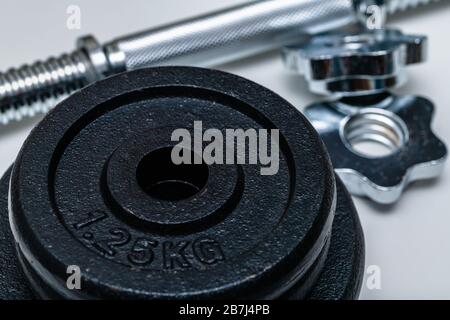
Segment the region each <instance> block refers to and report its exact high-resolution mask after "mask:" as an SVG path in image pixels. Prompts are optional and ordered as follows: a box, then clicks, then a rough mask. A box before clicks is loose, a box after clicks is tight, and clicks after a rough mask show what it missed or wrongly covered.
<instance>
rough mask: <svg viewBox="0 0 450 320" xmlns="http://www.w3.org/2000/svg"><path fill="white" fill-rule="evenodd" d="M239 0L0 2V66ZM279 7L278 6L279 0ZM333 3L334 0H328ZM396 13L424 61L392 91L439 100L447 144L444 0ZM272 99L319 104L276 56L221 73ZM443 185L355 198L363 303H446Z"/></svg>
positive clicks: (9, 143) (448, 15)
mask: <svg viewBox="0 0 450 320" xmlns="http://www.w3.org/2000/svg"><path fill="white" fill-rule="evenodd" d="M242 1H243V0H189V1H185V0H161V1H159V0H154V1H149V0H128V1H122V0H95V1H92V0H90V1H88V0H82V1H81V0H69V1H67V0H58V1H51V0H40V1H31V0H0V70H5V69H7V68H9V67H12V66H18V65H20V64H22V63H27V62H32V61H34V60H35V59H37V58H46V57H47V56H48V55H49V54H59V53H61V52H63V51H66V50H71V49H73V48H74V42H75V39H76V38H77V37H78V36H80V35H84V34H88V33H92V34H95V35H96V36H97V37H98V39H100V40H101V41H106V40H110V39H112V38H113V37H116V36H118V35H122V34H125V33H129V32H131V31H136V30H141V29H146V28H149V27H152V26H157V25H160V24H162V23H167V22H171V21H175V20H178V19H180V18H185V17H189V16H192V15H197V14H200V13H205V12H208V11H210V10H211V9H217V8H223V7H227V6H229V5H232V4H236V3H241V2H242ZM280 1H282V0H280ZM330 1H333V0H330ZM442 2H443V3H441V4H435V5H431V6H430V7H427V8H422V9H419V10H416V11H415V12H414V13H408V14H402V15H400V16H399V17H396V18H395V19H393V20H392V21H391V23H390V24H391V25H393V26H396V27H399V28H402V29H403V30H404V31H405V32H410V33H422V34H426V35H428V36H429V38H430V54H429V61H428V62H427V63H425V64H423V65H420V66H417V67H413V68H411V69H410V81H409V83H408V85H406V86H405V87H403V88H401V89H400V90H397V92H403V93H408V94H418V95H423V96H427V97H430V98H432V99H433V100H434V102H435V103H436V117H435V120H434V123H433V128H434V130H435V132H436V133H437V134H438V135H439V136H440V137H441V138H442V139H443V140H444V141H447V142H449V143H450V126H449V121H450V86H449V74H447V72H450V53H449V51H450V44H449V42H448V41H450V40H449V39H450V37H449V34H450V1H449V0H442ZM72 4H75V5H79V6H80V8H81V11H82V29H81V30H68V29H67V28H66V19H67V14H66V10H67V7H68V6H69V5H72ZM221 68H222V69H224V70H227V71H230V72H233V73H236V74H239V75H241V76H244V77H247V78H249V79H252V80H254V81H256V82H258V83H260V84H262V85H264V86H266V87H268V88H270V89H272V90H274V91H275V92H277V93H279V94H280V95H281V96H283V97H284V98H286V99H287V100H288V101H290V102H291V103H292V104H294V105H295V106H297V107H298V109H300V110H302V109H303V108H304V107H305V106H307V105H308V104H309V103H311V102H313V101H315V100H317V99H318V97H316V96H313V95H312V94H310V93H308V91H307V90H306V87H305V84H304V83H303V81H302V80H301V79H300V78H297V77H294V76H291V75H288V74H286V72H285V71H284V70H283V67H282V64H281V61H280V58H279V55H278V53H277V52H273V53H269V54H264V55H261V56H258V57H254V58H250V59H246V60H244V61H240V62H238V63H233V64H229V65H226V66H223V67H221ZM36 121H37V120H36V119H34V120H28V121H25V122H21V123H19V124H14V125H9V126H6V127H1V128H0V171H1V172H4V171H5V170H6V169H7V168H8V167H9V166H10V164H11V163H12V162H13V161H14V158H15V157H16V154H17V152H18V151H19V149H20V146H21V144H22V142H23V141H24V139H25V138H26V136H27V134H28V133H29V131H30V130H31V128H32V127H33V125H34V124H35V123H36ZM448 167H449V165H447V170H446V172H445V173H444V175H443V176H442V178H441V179H439V180H437V181H434V182H425V183H416V184H415V185H414V186H412V187H411V188H409V190H408V191H407V192H406V194H405V195H404V196H403V198H402V199H401V201H400V202H399V203H397V204H396V205H393V206H387V207H386V206H378V205H374V204H373V203H370V202H369V201H366V200H361V199H356V200H355V202H356V205H357V208H358V210H359V213H360V216H361V219H362V223H363V227H364V231H365V237H366V251H367V256H366V265H367V266H369V265H377V266H379V267H380V268H381V272H382V273H381V276H382V278H381V284H382V288H381V290H369V289H368V288H367V287H366V286H365V285H364V287H363V291H362V294H361V298H363V299H450V208H449V207H450V192H449V191H450V170H448V169H450V168H448Z"/></svg>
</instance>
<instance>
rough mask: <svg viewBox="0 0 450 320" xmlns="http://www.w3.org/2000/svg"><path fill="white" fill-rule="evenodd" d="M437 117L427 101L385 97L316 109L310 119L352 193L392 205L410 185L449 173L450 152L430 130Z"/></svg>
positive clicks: (354, 99) (309, 112)
mask: <svg viewBox="0 0 450 320" xmlns="http://www.w3.org/2000/svg"><path fill="white" fill-rule="evenodd" d="M362 106H363V108H361V107H362ZM433 111H434V106H433V104H432V103H431V102H430V101H428V100H427V99H424V98H421V97H416V96H394V95H392V94H389V93H383V94H378V95H373V96H366V97H351V98H344V99H341V100H339V101H334V102H322V103H316V104H314V105H311V106H310V107H308V108H307V109H306V110H305V114H306V115H307V116H308V118H309V119H310V120H311V122H312V123H313V125H314V126H315V128H316V129H317V130H318V131H319V133H320V135H321V136H322V139H323V140H324V142H325V144H326V145H327V147H328V151H329V153H330V155H331V159H332V162H333V164H334V167H335V169H336V172H337V173H338V174H339V176H340V177H341V178H342V180H343V181H344V183H345V184H346V186H347V188H348V189H349V191H350V192H351V193H353V194H354V195H357V196H366V197H368V198H370V199H372V200H374V201H375V202H378V203H382V204H389V203H393V202H396V201H397V200H398V199H399V198H400V196H401V194H402V192H403V190H404V189H405V187H406V186H407V185H408V184H409V183H411V182H413V181H415V180H422V179H429V178H435V177H437V176H439V175H440V174H441V172H442V170H443V168H444V163H445V161H446V158H447V149H446V146H445V144H444V143H443V142H442V141H441V140H439V139H438V138H437V137H436V136H435V135H434V133H433V132H432V130H431V128H430V126H431V121H432V115H433ZM377 146H378V147H383V149H378V150H376V148H375V147H377Z"/></svg>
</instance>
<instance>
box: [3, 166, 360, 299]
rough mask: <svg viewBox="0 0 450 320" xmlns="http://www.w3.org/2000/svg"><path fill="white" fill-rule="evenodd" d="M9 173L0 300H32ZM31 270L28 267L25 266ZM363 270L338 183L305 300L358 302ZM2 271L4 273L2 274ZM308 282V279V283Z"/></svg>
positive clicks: (355, 225) (347, 202)
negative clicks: (322, 255)
mask: <svg viewBox="0 0 450 320" xmlns="http://www.w3.org/2000/svg"><path fill="white" fill-rule="evenodd" d="M10 173H11V171H10V170H8V172H7V173H5V175H4V176H3V178H2V180H1V182H0V191H1V194H0V204H1V207H0V220H1V225H0V229H1V230H2V242H1V248H0V251H1V252H2V256H4V257H8V259H5V260H1V262H2V264H1V266H0V267H1V271H2V272H1V274H2V275H3V277H2V278H1V286H2V287H1V289H2V290H0V298H1V299H9V300H22V299H32V298H33V295H32V294H31V291H30V289H29V287H28V281H27V280H25V278H24V276H23V273H22V271H21V270H20V269H21V266H20V264H19V262H18V260H17V257H16V254H15V250H14V247H13V245H12V243H13V241H14V240H13V237H12V234H11V232H10V231H9V223H8V219H7V218H8V210H7V209H8V208H7V189H8V184H9V176H10ZM25 267H26V268H27V269H28V270H31V269H30V268H29V267H28V266H25ZM363 269H364V236H363V232H362V229H361V225H360V222H359V218H358V214H357V212H356V210H355V208H354V206H353V203H352V200H351V198H350V196H349V194H348V192H347V191H346V190H345V188H344V187H343V185H342V183H341V182H340V181H339V180H338V203H337V208H336V217H335V221H334V223H333V231H332V238H331V245H330V248H329V251H328V254H327V255H326V262H325V266H324V268H323V271H322V272H321V273H320V275H319V277H318V279H317V282H315V283H314V284H313V285H312V287H313V289H312V292H311V293H310V294H309V295H308V297H307V299H311V300H351V299H357V298H358V296H359V291H360V288H361V281H362V276H363ZM3 270H5V271H3ZM29 278H30V279H31V281H33V282H35V284H34V286H35V287H37V288H39V289H40V293H39V295H40V296H41V297H43V298H47V299H50V298H56V297H58V294H57V293H55V292H52V290H51V289H50V288H48V287H47V286H46V285H45V283H43V282H42V281H41V280H40V279H38V277H37V276H36V275H33V274H29ZM307 281H310V280H307ZM282 298H283V299H291V300H292V299H298V297H297V292H296V288H293V289H292V290H290V291H289V292H288V293H287V294H285V295H284V296H283V297H282Z"/></svg>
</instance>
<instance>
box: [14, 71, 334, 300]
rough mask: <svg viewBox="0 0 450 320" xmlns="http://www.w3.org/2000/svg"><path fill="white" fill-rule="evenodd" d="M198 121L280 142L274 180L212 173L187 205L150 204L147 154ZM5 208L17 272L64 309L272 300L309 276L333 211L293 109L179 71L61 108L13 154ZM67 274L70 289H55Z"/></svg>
mask: <svg viewBox="0 0 450 320" xmlns="http://www.w3.org/2000/svg"><path fill="white" fill-rule="evenodd" d="M280 110H282V112H281V111H280ZM199 120H201V121H203V126H204V128H205V129H207V128H218V129H219V130H225V129H226V128H227V129H228V128H231V129H237V128H243V129H244V130H245V129H249V128H254V129H279V130H280V164H279V168H280V169H279V172H278V174H276V175H274V176H263V175H261V174H260V172H259V169H260V167H259V166H255V165H239V166H238V165H227V166H224V165H212V166H208V168H207V171H208V174H207V177H208V178H207V179H206V182H205V184H206V185H205V186H204V187H203V188H202V186H199V187H198V189H199V190H200V189H201V191H200V192H199V193H197V194H196V195H194V196H192V197H188V198H186V199H183V200H181V201H167V199H157V198H155V197H153V196H149V195H148V194H147V193H146V192H144V191H145V188H144V187H143V186H142V184H140V182H139V179H140V176H141V174H140V173H139V172H141V170H140V168H141V166H143V167H145V170H144V173H145V172H146V171H148V170H150V171H151V170H153V172H154V171H155V170H154V162H152V161H147V160H145V159H147V155H148V154H149V152H150V151H152V153H151V154H152V157H153V158H154V154H155V153H157V154H158V157H157V159H159V161H162V160H163V159H165V158H164V157H167V150H170V149H171V148H172V147H173V145H174V144H175V143H173V142H171V141H170V138H171V133H172V132H173V130H174V129H175V128H187V129H188V130H190V131H192V125H193V123H194V121H199ZM161 150H163V151H164V152H162V153H161V152H160V151H161ZM153 158H152V159H153ZM144 160H145V161H144ZM143 163H144V164H143ZM159 169H160V168H159V167H158V170H159ZM164 170H165V169H164V168H162V169H161V171H164ZM201 170H203V169H201ZM201 170H200V171H201ZM201 175H202V174H197V173H196V174H195V177H199V176H201ZM142 176H145V174H142ZM195 179H197V178H195ZM188 182H189V184H192V185H195V187H197V185H196V183H197V182H196V181H194V180H192V181H191V180H189V181H188ZM169 190H170V188H169ZM166 192H167V191H166ZM11 196H12V219H13V220H12V223H13V226H14V230H15V234H16V235H17V238H18V240H19V243H20V249H21V252H22V254H23V256H24V257H25V260H26V262H28V264H29V265H31V266H33V271H34V272H36V273H37V274H38V275H39V277H41V278H42V279H45V281H46V282H47V284H49V285H50V286H51V287H52V288H53V289H55V290H56V291H59V293H60V294H61V295H62V296H64V297H67V298H80V297H83V298H84V297H89V298H96V297H102V298H219V297H220V298H275V297H279V296H280V295H281V294H282V293H283V292H285V291H286V290H288V289H289V288H290V286H291V284H292V283H294V281H297V280H299V279H301V278H303V276H305V275H306V274H307V272H308V271H310V269H311V267H312V266H315V267H316V268H317V270H320V269H321V268H322V265H321V264H317V263H315V262H316V260H317V258H318V257H319V256H320V254H321V252H323V250H325V249H326V246H325V245H326V243H327V241H326V239H327V237H328V236H329V233H330V230H331V221H332V216H333V215H332V207H333V203H334V201H335V198H336V194H335V189H334V174H333V172H332V169H331V166H330V163H329V159H328V157H327V155H326V153H325V152H324V149H323V145H322V143H321V142H320V139H319V137H318V135H317V133H316V132H315V130H314V129H313V128H312V127H311V125H310V124H309V122H308V121H307V120H306V119H305V118H304V117H303V116H302V115H301V114H300V113H299V112H298V111H297V110H296V109H295V108H293V107H292V106H291V105H289V104H288V103H287V102H286V101H285V100H283V99H281V98H280V97H279V96H277V95H276V94H274V93H272V92H271V91H269V90H267V89H265V88H263V87H261V86H259V85H257V84H255V83H253V82H250V81H248V80H246V79H243V78H240V77H237V76H233V75H230V74H226V73H223V72H219V71H211V70H205V69H196V68H180V67H168V68H154V69H146V70H139V71H134V72H130V73H127V74H122V75H119V76H116V77H113V78H110V79H107V80H105V81H101V82H99V83H96V84H94V85H92V86H90V87H88V88H86V89H84V90H81V91H80V92H79V93H77V94H75V95H73V96H72V97H70V98H69V99H67V100H66V101H65V102H63V103H62V104H60V105H59V106H58V107H57V108H56V109H55V110H54V111H52V112H51V113H50V114H49V115H48V116H47V117H46V118H45V119H44V120H43V121H42V122H41V123H40V124H39V125H38V126H37V128H35V130H33V132H32V134H31V135H30V137H29V138H28V139H27V141H26V143H25V144H24V146H23V148H22V151H21V153H20V155H19V157H18V159H17V161H16V165H15V166H14V170H13V174H12V188H11ZM19 199H20V201H19ZM25 264H27V263H25ZM69 265H77V266H80V268H81V269H82V273H83V290H81V291H69V290H67V289H66V287H65V279H66V277H67V274H66V269H67V266H69ZM302 289H303V290H301V291H302V292H303V293H302V294H303V295H304V293H305V292H306V291H307V290H308V289H309V288H307V287H305V288H302Z"/></svg>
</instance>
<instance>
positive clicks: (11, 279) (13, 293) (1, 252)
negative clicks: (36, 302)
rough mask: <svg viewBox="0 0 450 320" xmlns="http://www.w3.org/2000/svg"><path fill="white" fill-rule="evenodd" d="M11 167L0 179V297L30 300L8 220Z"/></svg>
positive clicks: (29, 292)
mask: <svg viewBox="0 0 450 320" xmlns="http://www.w3.org/2000/svg"><path fill="white" fill-rule="evenodd" d="M10 175H11V169H9V170H8V171H7V172H6V173H5V174H4V176H3V178H2V180H1V181H0V299H1V300H29V299H32V298H33V294H32V293H31V290H30V289H29V285H28V282H27V281H26V279H25V277H24V275H23V272H22V268H21V266H20V264H19V261H18V259H17V255H16V250H15V248H14V243H15V242H14V238H13V235H12V233H11V229H10V227H9V221H8V187H9V178H10Z"/></svg>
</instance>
